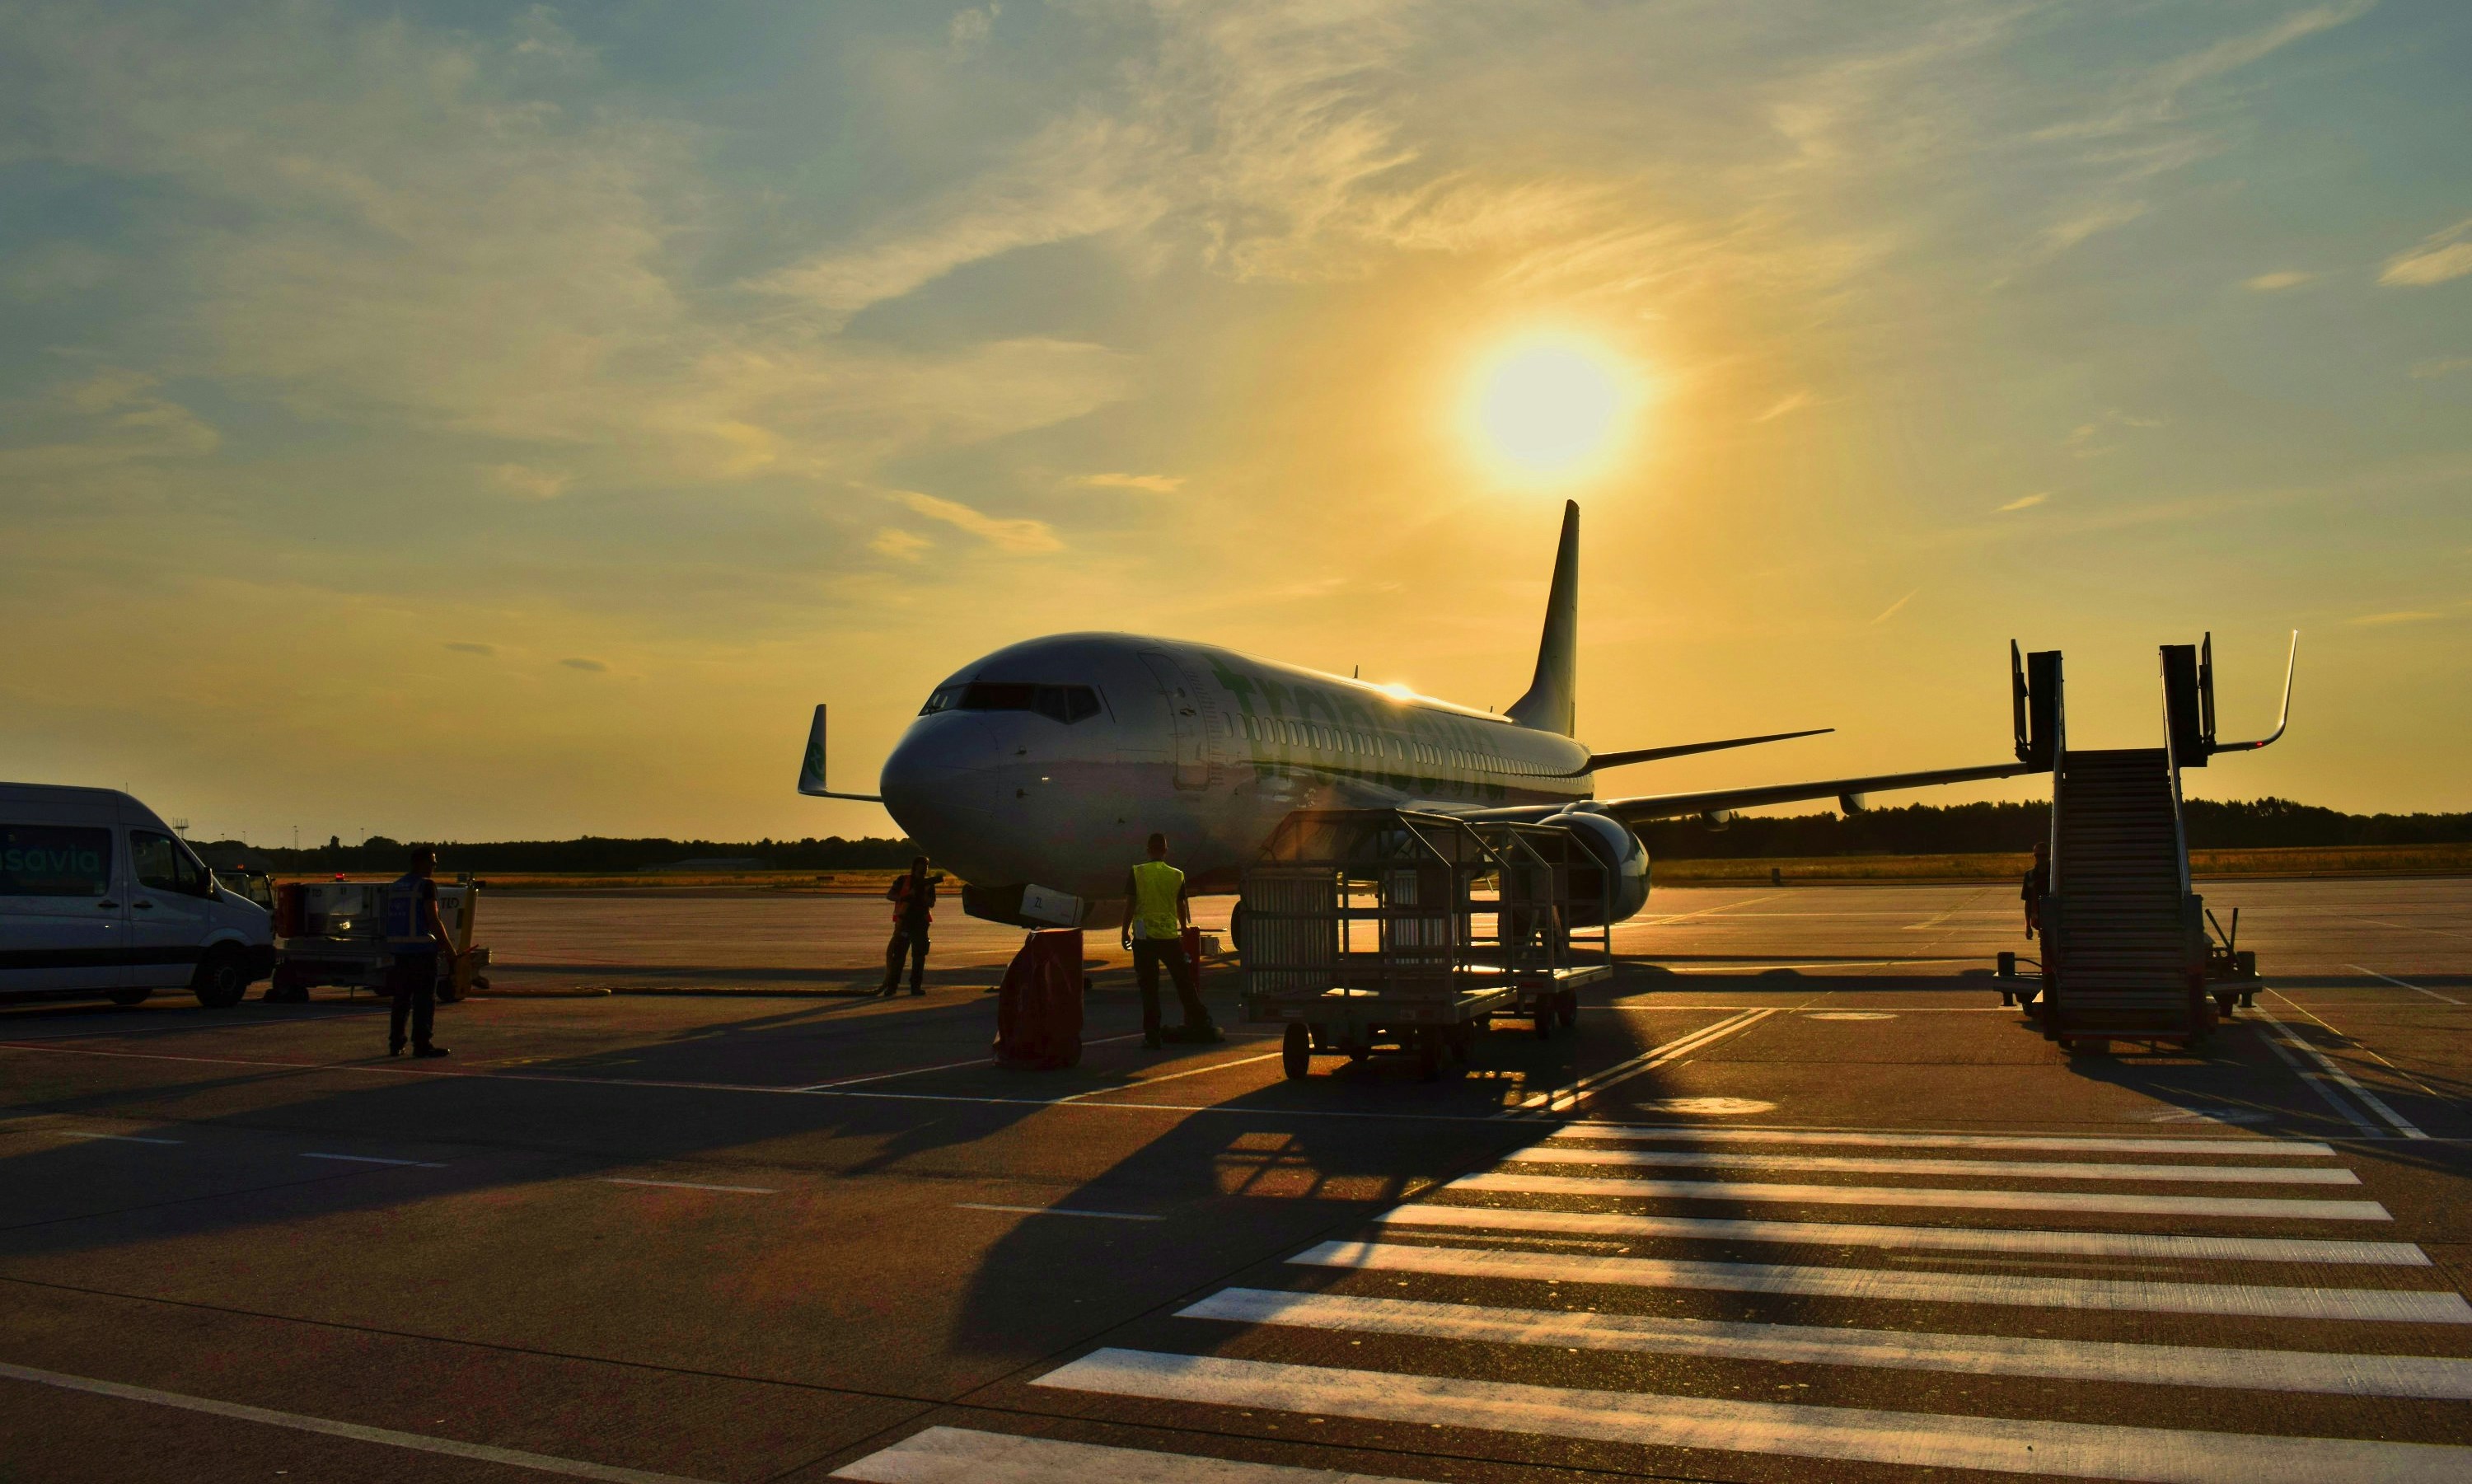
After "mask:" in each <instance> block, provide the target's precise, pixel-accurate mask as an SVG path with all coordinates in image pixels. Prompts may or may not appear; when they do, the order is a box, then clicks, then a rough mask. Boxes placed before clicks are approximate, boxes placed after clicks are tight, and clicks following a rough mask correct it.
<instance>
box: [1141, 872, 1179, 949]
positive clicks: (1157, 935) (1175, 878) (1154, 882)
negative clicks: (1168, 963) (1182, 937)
mask: <svg viewBox="0 0 2472 1484" xmlns="http://www.w3.org/2000/svg"><path fill="white" fill-rule="evenodd" d="M1183 890H1184V873H1183V872H1181V871H1178V870H1177V869H1176V868H1175V867H1174V866H1171V865H1169V864H1168V863H1167V862H1165V861H1163V860H1146V861H1144V862H1142V863H1141V864H1140V865H1138V866H1135V867H1134V868H1133V903H1132V920H1133V936H1134V937H1136V938H1148V939H1152V940H1153V941H1157V940H1165V941H1167V942H1170V943H1173V942H1175V941H1176V938H1177V932H1178V931H1179V928H1178V927H1177V921H1176V898H1177V894H1178V893H1180V892H1182V891H1183Z"/></svg>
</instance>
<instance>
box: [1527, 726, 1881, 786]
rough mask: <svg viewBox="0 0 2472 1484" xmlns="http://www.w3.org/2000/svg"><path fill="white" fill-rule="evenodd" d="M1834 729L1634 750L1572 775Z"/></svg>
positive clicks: (1596, 760) (1596, 759)
mask: <svg viewBox="0 0 2472 1484" xmlns="http://www.w3.org/2000/svg"><path fill="white" fill-rule="evenodd" d="M1835 730H1837V729H1836V728H1834V727H1813V728H1810V729H1808V730H1803V731H1771V732H1769V733H1768V734H1766V735H1764V736H1757V737H1726V738H1724V739H1723V740H1722V741H1717V742H1684V743H1681V744H1680V745H1678V746H1674V747H1635V748H1632V749H1631V750H1629V751H1628V752H1624V753H1599V754H1596V755H1595V756H1593V757H1590V758H1589V759H1588V761H1587V765H1586V766H1585V767H1582V768H1581V769H1579V770H1578V772H1576V773H1573V774H1571V775H1570V777H1573V778H1577V777H1578V776H1579V774H1581V773H1594V772H1596V771H1598V770H1599V769H1602V768H1620V767H1625V766H1628V764H1631V763H1635V762H1655V761H1657V760H1658V759H1660V758H1665V757H1688V756H1690V755H1691V754H1694V753H1722V752H1723V751H1724V750H1725V749H1727V748H1729V747H1757V746H1759V745H1760V744H1761V743H1763V742H1790V741H1792V740H1793V739H1795V737H1816V736H1819V735H1821V734H1822V733H1824V732H1830V731H1835Z"/></svg>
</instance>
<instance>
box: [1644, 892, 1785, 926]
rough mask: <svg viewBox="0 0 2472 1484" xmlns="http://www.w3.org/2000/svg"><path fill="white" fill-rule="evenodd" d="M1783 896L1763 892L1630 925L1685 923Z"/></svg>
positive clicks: (1645, 919)
mask: <svg viewBox="0 0 2472 1484" xmlns="http://www.w3.org/2000/svg"><path fill="white" fill-rule="evenodd" d="M1784 895H1785V894H1784V893H1783V892H1763V893H1761V894H1760V895H1759V896H1757V897H1746V898H1743V899H1742V900H1740V901H1723V902H1719V903H1718V904H1717V905H1715V906H1713V907H1700V908H1699V909H1697V910H1695V911H1691V912H1676V913H1670V914H1668V915H1666V916H1664V917H1653V918H1640V919H1633V920H1632V922H1631V925H1632V926H1633V927H1635V928H1639V927H1663V926H1665V925H1666V924H1668V923H1670V922H1689V921H1691V919H1693V918H1704V917H1713V916H1715V915H1716V914H1718V913H1720V912H1734V911H1738V910H1740V909H1741V908H1744V907H1747V906H1750V905H1752V904H1754V903H1756V902H1763V901H1774V900H1775V899H1776V898H1779V897H1782V896H1784Z"/></svg>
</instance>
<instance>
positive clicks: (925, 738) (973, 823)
mask: <svg viewBox="0 0 2472 1484" xmlns="http://www.w3.org/2000/svg"><path fill="white" fill-rule="evenodd" d="M985 733H986V729H985V728H984V727H982V726H981V725H980V724H979V723H978V721H977V720H976V719H975V718H971V717H963V716H944V717H937V718H934V719H933V720H932V722H931V723H929V724H925V725H921V726H919V727H917V728H915V729H913V730H912V731H911V733H910V734H909V735H908V736H905V737H903V738H902V739H901V741H900V743H899V745H897V746H895V747H894V748H893V750H892V754H891V756H889V757H887V758H885V760H884V773H883V776H882V780H881V782H880V784H879V788H880V791H881V792H882V793H883V795H884V807H885V809H886V811H887V812H888V813H890V814H891V816H892V818H893V820H894V822H895V823H897V824H899V825H900V826H901V828H902V831H903V832H904V833H905V834H907V835H909V836H910V838H911V839H912V840H913V841H915V842H916V844H917V845H918V846H919V848H920V849H922V850H925V851H926V852H927V853H928V854H929V855H931V856H934V857H935V858H937V859H938V860H941V861H957V858H958V857H961V856H966V855H969V854H971V853H973V852H972V847H973V845H974V844H975V843H976V842H980V841H984V840H985V839H986V836H987V833H988V830H989V828H990V826H992V825H993V824H994V812H995V771H994V769H993V768H992V766H990V765H991V764H992V763H993V762H994V758H993V757H992V756H991V755H990V751H989V749H990V744H989V742H988V740H987V738H986V734H985Z"/></svg>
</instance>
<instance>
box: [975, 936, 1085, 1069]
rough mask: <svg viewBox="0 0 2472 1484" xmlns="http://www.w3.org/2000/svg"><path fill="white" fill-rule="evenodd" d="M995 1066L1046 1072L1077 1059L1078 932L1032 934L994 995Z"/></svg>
mask: <svg viewBox="0 0 2472 1484" xmlns="http://www.w3.org/2000/svg"><path fill="white" fill-rule="evenodd" d="M995 1053H996V1061H997V1062H998V1063H1000V1064H1002V1065H1006V1066H1019V1067H1026V1068H1033V1069H1036V1070H1040V1071H1051V1070H1054V1069H1055V1068H1057V1067H1060V1066H1072V1065H1078V1064H1079V1063H1080V1062H1081V929H1080V928H1078V927H1058V928H1050V929H1045V930H1042V931H1039V932H1034V933H1032V934H1031V935H1030V937H1029V938H1028V939H1027V940H1025V941H1024V942H1023V944H1022V945H1021V951H1020V952H1018V953H1016V954H1014V955H1013V956H1012V963H1011V964H1010V966H1009V967H1008V968H1007V969H1005V976H1004V984H1003V986H1002V987H1001V988H1000V989H999V990H998V991H997V993H996V1044H995Z"/></svg>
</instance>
